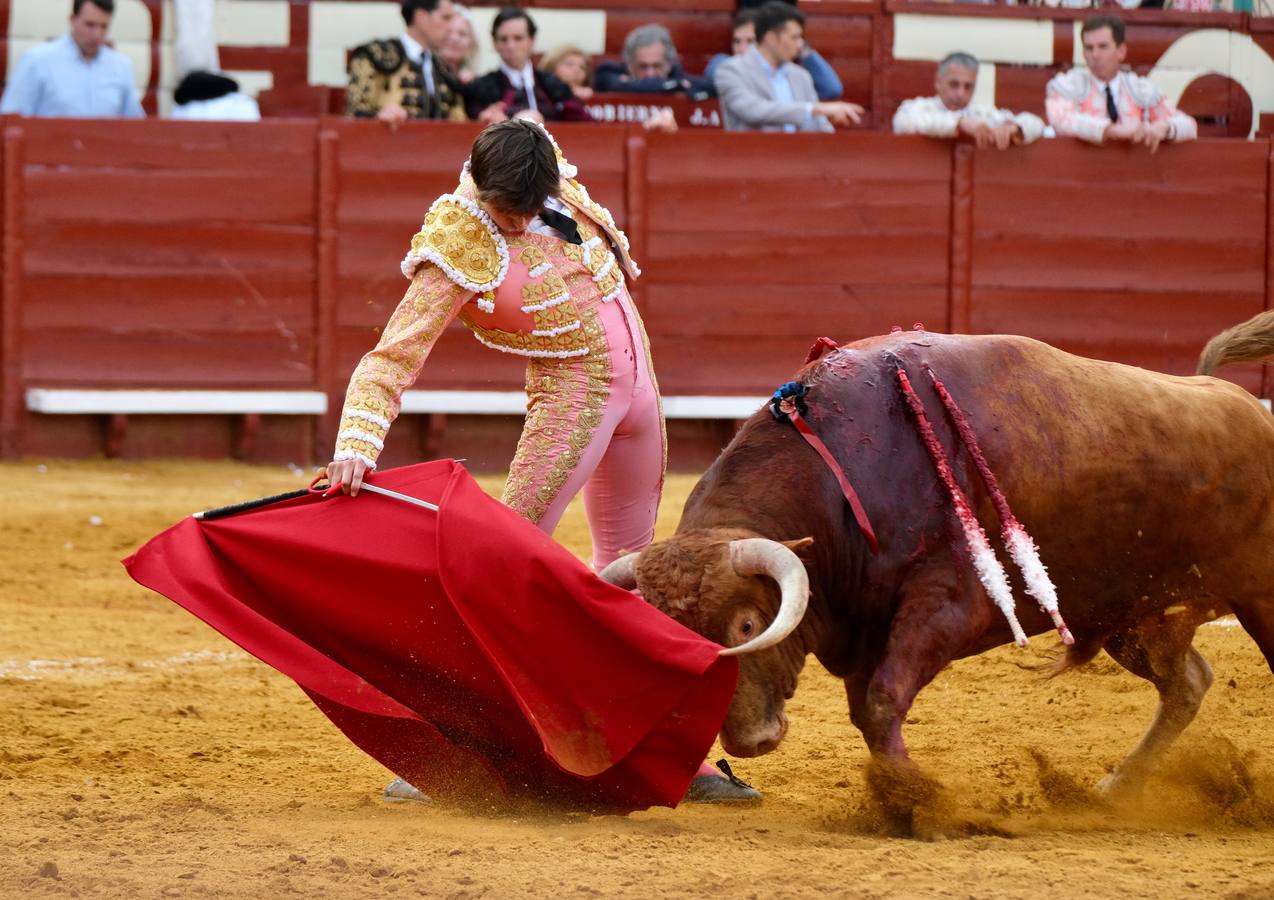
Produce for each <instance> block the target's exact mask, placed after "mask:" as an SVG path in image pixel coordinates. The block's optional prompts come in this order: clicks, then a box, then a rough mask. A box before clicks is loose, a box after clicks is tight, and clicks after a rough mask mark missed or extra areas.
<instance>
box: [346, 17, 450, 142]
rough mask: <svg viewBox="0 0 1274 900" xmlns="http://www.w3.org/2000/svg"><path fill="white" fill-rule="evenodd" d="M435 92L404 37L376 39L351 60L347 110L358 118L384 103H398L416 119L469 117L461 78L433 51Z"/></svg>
mask: <svg viewBox="0 0 1274 900" xmlns="http://www.w3.org/2000/svg"><path fill="white" fill-rule="evenodd" d="M430 64H431V65H432V67H433V72H432V74H433V83H434V95H433V96H432V97H431V96H430V95H429V91H428V88H427V83H426V81H425V76H424V71H423V69H422V68H421V67H420V66H419V65H417V64H416V63H414V62H412V61H411V58H410V57H408V56H407V51H406V49H405V48H404V47H403V44H402V41H400V40H398V39H397V38H393V39H390V40H385V41H372V42H371V43H369V44H363V45H362V46H361V47H356V48H354V51H353V53H352V54H351V55H350V61H349V89H348V90H347V91H346V94H345V112H346V114H347V115H350V116H354V117H355V118H372V117H374V116H375V115H376V114H377V113H378V112H380V110H381V109H382V107H385V106H389V105H391V104H397V105H398V106H401V107H402V108H403V109H405V110H407V115H408V116H410V117H411V118H413V119H447V120H450V121H453V122H463V121H465V120H466V116H465V111H464V97H463V96H462V95H461V88H460V82H459V81H458V80H457V79H456V77H455V75H454V74H452V72H451V70H450V69H449V68H447V66H446V64H445V63H443V62H442V61H441V60H439V59H438V56H437V54H431V55H430Z"/></svg>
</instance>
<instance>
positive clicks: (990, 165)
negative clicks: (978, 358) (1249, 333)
mask: <svg viewBox="0 0 1274 900" xmlns="http://www.w3.org/2000/svg"><path fill="white" fill-rule="evenodd" d="M1221 148H1223V151H1224V157H1223V158H1224V160H1225V162H1224V164H1222V165H1218V150H1219V149H1221ZM1268 156H1269V148H1268V146H1267V145H1266V144H1265V143H1264V142H1260V143H1246V142H1233V143H1231V142H1226V143H1224V144H1218V143H1214V142H1210V141H1208V142H1199V143H1195V144H1182V145H1177V146H1167V147H1163V148H1162V149H1161V150H1160V151H1159V153H1158V154H1157V155H1156V156H1155V157H1150V156H1148V155H1147V154H1146V153H1145V152H1144V151H1141V152H1131V149H1130V148H1114V147H1092V146H1089V145H1085V144H1081V143H1078V142H1069V141H1047V142H1041V143H1040V144H1038V145H1036V146H1033V147H1030V148H1028V149H1027V150H1026V151H1025V152H1022V153H979V154H977V155H976V157H975V162H974V175H973V180H974V185H973V196H974V209H973V222H972V225H973V231H972V239H973V272H972V291H973V297H972V309H973V316H972V319H971V321H970V326H971V330H973V331H979V332H981V331H999V332H1010V333H1021V334H1031V335H1036V336H1039V337H1041V338H1043V339H1045V340H1048V341H1049V342H1050V343H1053V344H1056V345H1057V346H1059V347H1062V348H1063V349H1066V350H1070V351H1072V352H1075V353H1079V354H1082V355H1084V356H1093V357H1097V358H1099V359H1118V360H1120V361H1121V362H1128V363H1132V364H1134V365H1139V366H1144V367H1146V368H1149V369H1158V370H1160V371H1165V372H1175V373H1179V374H1189V373H1191V372H1192V371H1193V369H1194V362H1195V359H1196V358H1197V356H1198V353H1199V350H1200V349H1201V345H1202V341H1203V340H1204V339H1205V338H1206V337H1207V336H1210V335H1212V334H1215V333H1216V332H1218V331H1221V330H1222V329H1224V328H1227V327H1229V326H1230V325H1233V324H1236V323H1238V322H1239V321H1241V320H1243V319H1245V318H1247V317H1249V316H1252V315H1254V314H1255V313H1257V312H1259V311H1260V310H1261V309H1263V308H1264V307H1265V304H1266V283H1265V282H1266V278H1265V258H1266V252H1267V247H1266V229H1265V221H1266V208H1267V181H1268V172H1267V169H1268ZM1236 380H1239V381H1241V383H1242V384H1243V385H1244V386H1245V387H1248V388H1250V389H1252V390H1259V388H1260V377H1259V374H1258V373H1256V372H1254V371H1250V372H1247V373H1245V374H1244V375H1243V376H1242V377H1239V378H1236Z"/></svg>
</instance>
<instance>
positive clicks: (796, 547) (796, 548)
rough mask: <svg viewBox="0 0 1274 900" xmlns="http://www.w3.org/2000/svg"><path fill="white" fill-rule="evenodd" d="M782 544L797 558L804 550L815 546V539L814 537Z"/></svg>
mask: <svg viewBox="0 0 1274 900" xmlns="http://www.w3.org/2000/svg"><path fill="white" fill-rule="evenodd" d="M782 543H783V546H784V547H786V548H787V549H789V550H791V551H792V552H793V553H795V554H796V555H797V556H800V555H801V551H802V550H804V549H806V548H807V547H812V546H814V539H813V538H812V537H803V538H801V539H800V540H796V541H783V542H782Z"/></svg>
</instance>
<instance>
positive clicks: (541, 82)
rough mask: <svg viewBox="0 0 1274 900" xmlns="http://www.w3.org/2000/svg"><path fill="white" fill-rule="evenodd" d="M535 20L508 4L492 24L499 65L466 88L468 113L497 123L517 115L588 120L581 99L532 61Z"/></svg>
mask: <svg viewBox="0 0 1274 900" xmlns="http://www.w3.org/2000/svg"><path fill="white" fill-rule="evenodd" d="M535 32H536V28H535V21H534V20H533V19H532V18H531V17H530V16H529V15H527V13H526V10H523V9H519V8H518V7H516V6H508V7H505V8H504V9H502V10H500V12H499V13H497V14H496V17H495V21H494V22H492V23H491V38H492V40H494V42H495V52H496V53H498V54H499V55H500V65H499V67H498V68H496V69H495V70H494V71H491V72H488V73H487V74H485V75H483V76H482V77H481V78H475V79H474V80H473V81H472V82H471V83H470V84H469V85H468V86H467V87H466V88H465V107H466V109H467V111H468V113H469V118H471V119H477V120H478V121H479V122H485V123H488V124H490V123H492V122H502V121H504V120H505V119H511V118H514V117H515V116H516V117H520V118H527V119H532V120H534V121H537V122H553V121H564V122H591V121H592V116H590V115H589V114H588V110H587V109H585V108H584V104H583V103H581V102H580V99H579V98H578V97H577V96H575V94H574V93H573V92H572V91H571V89H570V88H569V87H567V85H566V84H565V83H563V82H562V80H561V79H559V78H558V77H557V76H556V75H553V74H551V73H549V72H546V71H544V70H543V69H536V68H535V67H534V66H533V65H532V64H531V53H532V51H533V50H534V47H535Z"/></svg>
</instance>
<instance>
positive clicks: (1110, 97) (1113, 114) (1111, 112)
mask: <svg viewBox="0 0 1274 900" xmlns="http://www.w3.org/2000/svg"><path fill="white" fill-rule="evenodd" d="M1106 115H1108V116H1110V121H1112V122H1118V121H1119V107H1118V106H1116V105H1115V95H1114V94H1112V93H1111V92H1110V85H1106Z"/></svg>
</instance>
